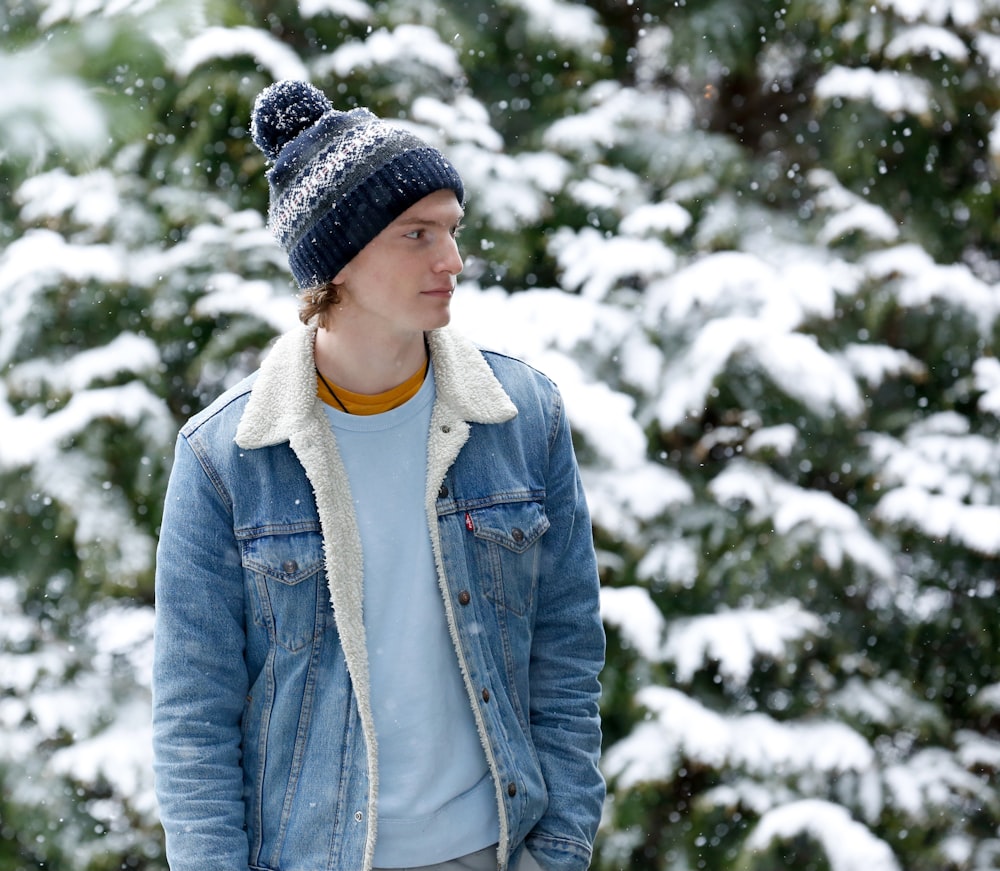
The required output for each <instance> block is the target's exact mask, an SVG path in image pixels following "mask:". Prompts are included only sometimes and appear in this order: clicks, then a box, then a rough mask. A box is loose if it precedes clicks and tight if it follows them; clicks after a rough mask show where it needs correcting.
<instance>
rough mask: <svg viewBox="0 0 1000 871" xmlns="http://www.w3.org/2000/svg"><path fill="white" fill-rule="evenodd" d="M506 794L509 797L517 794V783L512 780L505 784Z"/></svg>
mask: <svg viewBox="0 0 1000 871" xmlns="http://www.w3.org/2000/svg"><path fill="white" fill-rule="evenodd" d="M507 795H509V796H510V797H511V798H513V797H514V796H515V795H517V784H516V783H514V781H513V780H512V781H511V782H510V783H508V784H507Z"/></svg>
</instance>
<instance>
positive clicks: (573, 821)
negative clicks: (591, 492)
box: [525, 394, 605, 871]
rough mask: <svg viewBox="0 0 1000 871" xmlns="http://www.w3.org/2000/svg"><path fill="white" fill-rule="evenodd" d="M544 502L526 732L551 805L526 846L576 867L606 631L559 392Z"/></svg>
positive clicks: (586, 816)
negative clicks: (546, 522) (545, 523)
mask: <svg viewBox="0 0 1000 871" xmlns="http://www.w3.org/2000/svg"><path fill="white" fill-rule="evenodd" d="M545 502H546V506H545V509H546V514H547V515H548V517H549V521H550V524H551V525H550V528H549V530H548V532H547V533H546V534H545V536H544V537H543V538H544V540H545V548H544V551H543V556H542V559H543V563H542V567H541V569H542V570H541V573H540V580H539V589H538V607H537V612H536V617H535V627H534V635H533V639H532V647H531V660H530V664H529V669H530V672H529V673H530V687H531V689H530V693H531V701H530V719H531V736H532V741H533V743H534V745H535V748H536V750H537V753H538V759H539V763H540V765H541V768H542V773H543V775H544V777H545V782H546V786H547V788H548V793H549V803H548V808H547V810H546V812H545V814H544V816H543V817H542V818H541V819H540V820H539V822H538V823H537V824H536V826H535V827H534V829H533V830H532V831H531V833H529V835H528V837H527V838H526V841H525V845H526V846H527V847H528V849H529V850H530V851H531V853H532V854H533V855H534V856H535V858H536V859H537V860H538V862H539V864H541V865H542V866H543V867H544V868H546V869H548V871H557V869H558V871H562V869H566V871H580V869H584V868H586V867H587V866H588V864H589V862H590V855H591V850H592V847H593V842H594V838H595V836H596V833H597V826H598V823H599V822H600V818H601V808H602V806H603V802H604V795H605V784H604V779H603V777H602V775H601V772H600V770H599V768H598V761H599V758H600V752H601V722H600V712H599V700H600V692H601V686H600V682H599V674H600V671H601V669H602V667H603V665H604V652H605V637H604V628H603V625H602V623H601V617H600V594H599V586H600V584H599V579H598V573H597V560H596V556H595V554H594V543H593V533H592V530H591V524H590V512H589V510H588V508H587V503H586V500H585V497H584V493H583V487H582V484H581V481H580V474H579V471H578V469H577V463H576V458H575V455H574V452H573V445H572V440H571V436H570V429H569V425H568V422H567V420H566V418H565V414H564V413H563V405H562V400H561V398H560V397H559V396H558V394H556V415H555V417H554V419H553V424H552V427H551V433H550V437H549V470H548V480H547V482H546V497H545Z"/></svg>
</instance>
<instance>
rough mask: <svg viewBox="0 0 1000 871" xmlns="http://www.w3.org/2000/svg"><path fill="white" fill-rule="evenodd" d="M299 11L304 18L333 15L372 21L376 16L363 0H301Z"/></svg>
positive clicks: (354, 19)
mask: <svg viewBox="0 0 1000 871" xmlns="http://www.w3.org/2000/svg"><path fill="white" fill-rule="evenodd" d="M299 12H301V13H302V17H303V18H317V17H319V16H320V15H332V16H335V17H340V18H347V19H349V20H351V21H371V19H372V18H373V17H374V13H373V12H372V8H371V6H369V5H368V4H367V3H364V2H362V0H299Z"/></svg>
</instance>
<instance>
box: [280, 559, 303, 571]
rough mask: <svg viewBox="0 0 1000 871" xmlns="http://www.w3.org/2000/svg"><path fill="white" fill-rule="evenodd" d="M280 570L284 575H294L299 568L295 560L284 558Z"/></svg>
mask: <svg viewBox="0 0 1000 871" xmlns="http://www.w3.org/2000/svg"><path fill="white" fill-rule="evenodd" d="M281 570H282V571H283V572H284V573H285V574H286V575H294V574H295V573H296V572H297V571H298V570H299V564H298V563H297V562H295V560H293V559H286V560H285V561H284V562H283V563H282V564H281Z"/></svg>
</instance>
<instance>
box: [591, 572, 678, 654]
mask: <svg viewBox="0 0 1000 871" xmlns="http://www.w3.org/2000/svg"><path fill="white" fill-rule="evenodd" d="M601 618H602V619H603V620H604V622H605V624H606V625H608V626H613V627H614V628H616V629H618V630H619V631H620V632H621V634H622V640H623V642H624V643H625V645H626V646H627V647H633V648H635V649H636V650H637V651H638V652H639V654H640V655H641V656H643V657H645V658H646V659H648V660H650V661H651V662H656V661H658V660H660V659H661V658H662V656H661V652H662V649H663V633H664V631H665V629H666V621H665V620H664V619H663V614H662V613H661V612H660V609H659V608H658V607H657V605H656V603H654V602H653V600H652V598H651V597H650V595H649V591H648V590H646V589H645V588H643V587H603V588H602V589H601Z"/></svg>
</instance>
